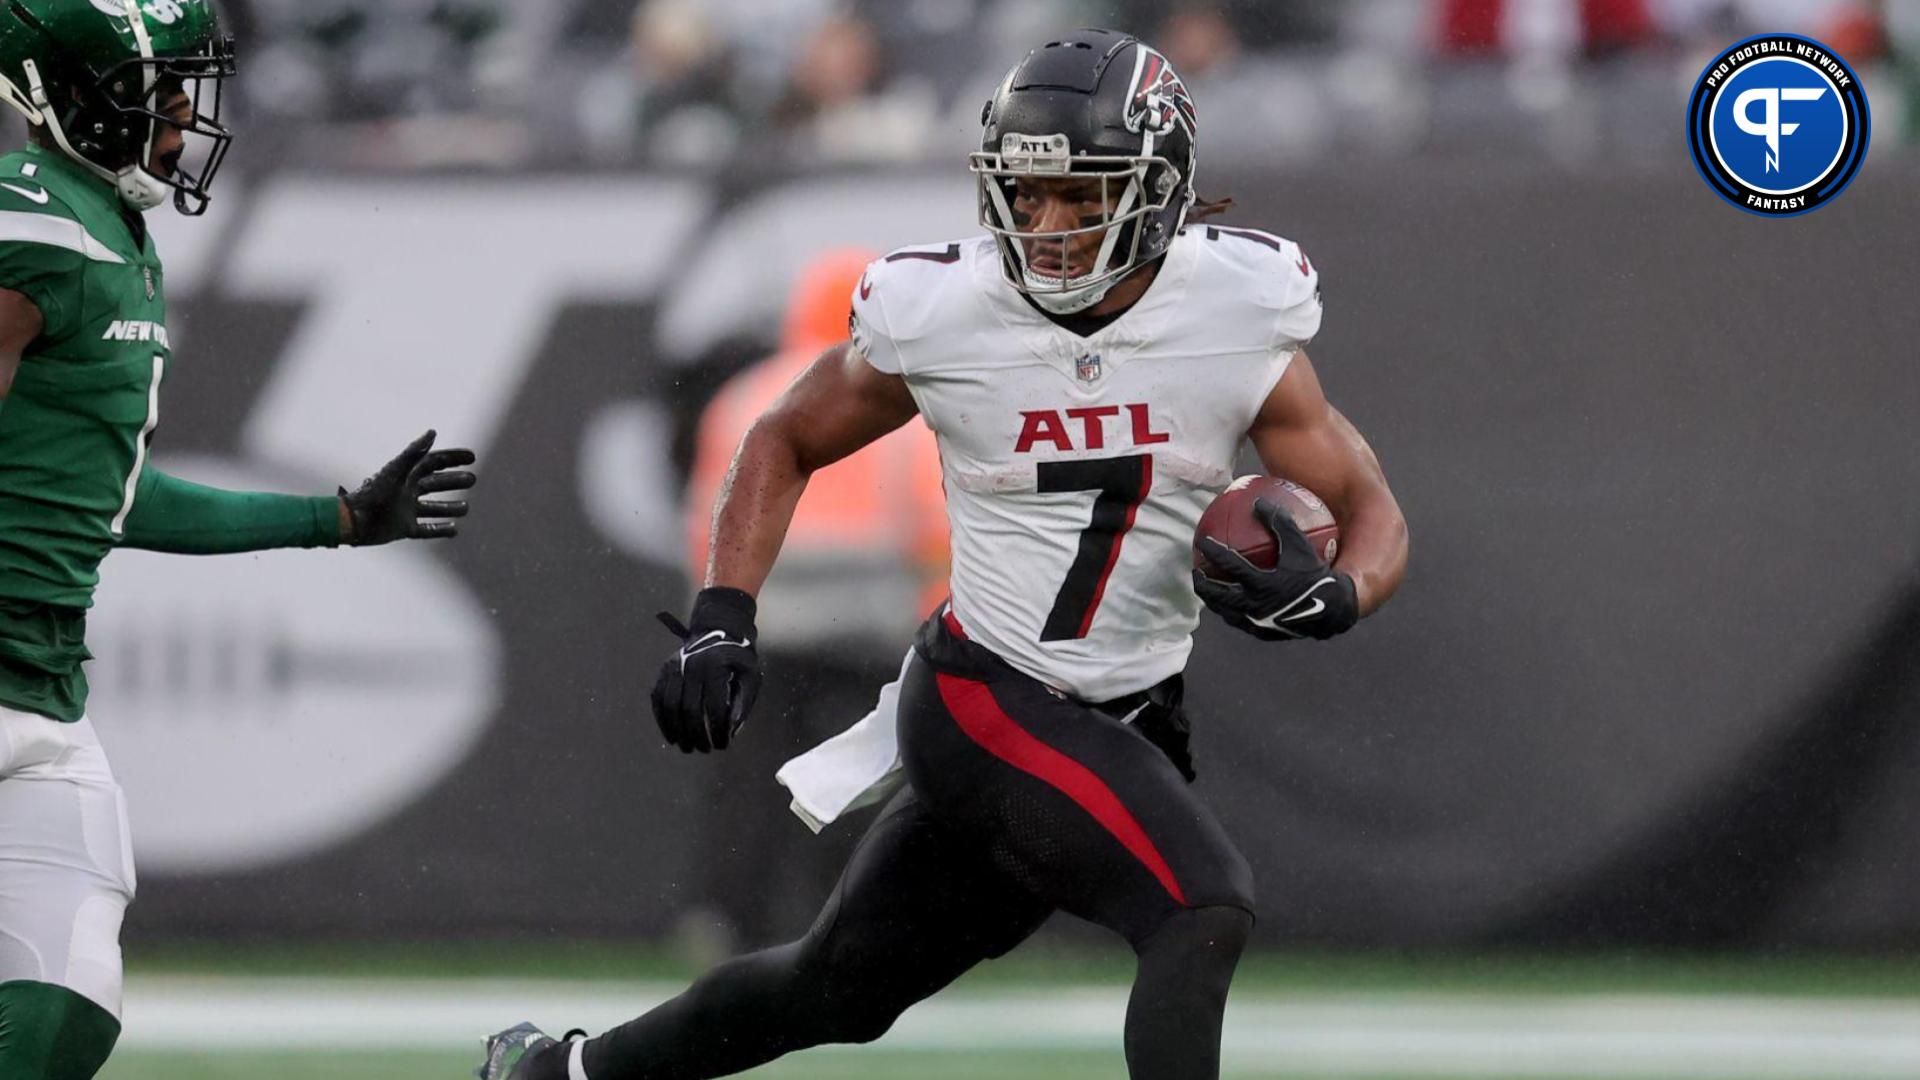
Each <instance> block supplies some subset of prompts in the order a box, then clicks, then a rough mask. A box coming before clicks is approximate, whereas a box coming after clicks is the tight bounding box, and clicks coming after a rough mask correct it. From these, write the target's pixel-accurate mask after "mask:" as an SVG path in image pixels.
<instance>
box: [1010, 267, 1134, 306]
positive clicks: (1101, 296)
mask: <svg viewBox="0 0 1920 1080" xmlns="http://www.w3.org/2000/svg"><path fill="white" fill-rule="evenodd" d="M1025 274H1026V279H1027V288H1028V292H1027V299H1029V300H1032V301H1033V302H1034V303H1036V304H1038V305H1040V306H1041V307H1042V308H1044V309H1046V310H1047V311H1050V312H1052V313H1053V314H1055V315H1073V314H1076V313H1078V312H1082V311H1085V310H1087V309H1088V308H1090V307H1092V306H1093V305H1095V304H1097V303H1099V302H1100V301H1102V300H1105V299H1106V298H1107V293H1108V292H1109V291H1111V290H1112V288H1113V287H1114V285H1115V284H1116V283H1118V282H1119V281H1120V278H1118V277H1116V278H1108V279H1107V280H1105V281H1102V282H1098V283H1097V284H1093V285H1083V286H1081V287H1080V288H1078V289H1058V288H1055V287H1054V285H1055V280H1056V279H1052V278H1042V277H1039V276H1037V275H1035V274H1034V273H1033V271H1031V270H1029V271H1026V272H1025ZM1125 276H1126V275H1124V274H1123V275H1121V277H1125Z"/></svg>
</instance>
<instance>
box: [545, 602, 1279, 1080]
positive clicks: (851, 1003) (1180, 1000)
mask: <svg viewBox="0 0 1920 1080" xmlns="http://www.w3.org/2000/svg"><path fill="white" fill-rule="evenodd" d="M917 651H918V653H919V655H918V656H917V657H916V659H915V662H914V663H913V664H912V665H911V667H910V669H909V672H908V676H907V683H906V685H904V686H903V687H902V693H901V702H900V711H901V715H900V726H901V731H900V735H901V746H902V752H903V756H904V759H905V763H906V767H907V774H908V777H909V780H910V782H911V788H910V790H908V791H907V792H904V793H902V794H901V795H900V796H899V797H897V798H896V799H895V800H894V801H893V802H892V803H891V804H890V805H889V806H888V807H887V809H886V810H885V811H884V812H883V813H882V814H881V816H880V817H879V818H878V819H877V820H876V821H875V822H874V823H873V825H872V826H871V827H870V828H869V829H868V831H867V833H866V835H865V836H864V837H862V839H861V841H860V844H859V846H858V847H856V848H855V850H854V853H853V856H852V858H851V859H850V860H849V862H848V864H847V868H846V871H845V873H844V874H843V875H842V877H841V879H840V882H839V884H838V885H837V886H836V887H835V889H834V891H833V893H832V895H831V896H830V897H829V899H828V900H827V904H826V907H825V908H824V909H823V910H822V911H821V913H820V916H819V918H818V919H817V920H816V921H815V923H814V925H813V927H812V929H811V930H809V931H808V932H807V934H806V935H805V936H804V937H802V938H801V939H800V940H799V941H796V942H793V943H791V944H788V945H783V946H779V947H777V948H773V949H768V950H765V951H762V952H757V953H752V954H749V955H747V956H742V957H739V958H737V959H734V960H731V961H728V962H727V963H724V964H721V965H720V966H718V967H716V968H714V969H713V970H712V971H710V972H708V973H707V974H706V975H704V976H702V977H701V978H700V979H699V980H698V981H696V982H695V983H694V984H693V986H692V987H690V988H689V989H688V990H687V991H686V993H684V994H682V995H680V996H679V997H677V998H675V999H673V1000H672V1001H669V1002H667V1003H666V1004H664V1005H661V1006H660V1007H659V1008H657V1009H654V1010H653V1011H652V1012H649V1013H647V1014H646V1015H644V1016H642V1017H640V1018H638V1019H636V1020H633V1021H630V1022H628V1023H626V1024H623V1025H621V1026H620V1027H617V1028H614V1029H613V1030H611V1031H609V1032H607V1033H606V1034H604V1035H602V1036H600V1037H599V1038H597V1039H593V1040H591V1041H589V1042H588V1043H587V1045H586V1047H585V1049H584V1057H583V1064H584V1065H585V1067H586V1071H587V1075H588V1076H589V1077H590V1078H591V1080H703V1078H706V1077H718V1076H726V1075H730V1074H733V1073H737V1072H741V1071H744V1070H746V1069H750V1068H753V1067H754V1066H756V1065H760V1064H763V1063H765V1062H768V1061H771V1060H773V1059H775V1058H777V1057H780V1056H781V1055H783V1054H787V1053H790V1052H792V1051H795V1050H800V1049H804V1048H807V1047H810V1046H818V1045H821V1044H825V1043H858V1042H867V1041H870V1040H873V1039H876V1038H878V1037H879V1036H880V1035H881V1034H883V1033H884V1032H885V1031H886V1030H887V1029H888V1027H889V1026H891V1025H892V1023H893V1021H894V1019H895V1018H897V1017H898V1016H899V1015H900V1014H901V1013H902V1012H904V1011H905V1010H906V1009H907V1008H908V1007H909V1006H911V1005H913V1004H914V1003H915V1002H918V1001H921V1000H923V999H924V998H926V997H928V996H929V995H931V994H933V993H934V992H935V991H937V990H939V989H940V988H941V987H944V986H946V985H947V984H948V983H950V982H952V981H953V980H954V979H956V978H958V977H959V976H960V975H961V974H963V973H964V972H966V971H967V970H968V969H969V968H971V967H973V966H974V965H975V964H977V963H979V962H980V961H981V960H984V959H988V958H990V957H996V956H1000V955H1002V954H1004V953H1006V952H1007V951H1008V950H1010V949H1012V948H1013V947H1014V946H1015V945H1017V944H1019V943H1020V942H1021V941H1023V940H1025V939H1026V938H1027V937H1028V936H1029V935H1031V934H1032V933H1033V931H1034V930H1035V929H1037V928H1038V927H1039V926H1040V924H1041V923H1042V922H1043V921H1044V920H1045V919H1046V918H1047V916H1048V915H1049V914H1050V913H1051V912H1053V911H1054V910H1056V909H1060V910H1065V911H1068V912H1071V913H1073V914H1075V915H1079V916H1081V917H1083V918H1086V919H1089V920H1091V921H1093V922H1096V923H1099V924H1101V925H1103V926H1106V927H1109V928H1110V929H1113V930H1115V931H1117V932H1118V933H1120V934H1121V935H1122V936H1124V937H1125V938H1126V939H1127V940H1128V942H1130V943H1131V944H1132V945H1133V947H1134V950H1135V952H1136V953H1137V955H1138V958H1139V967H1138V973H1137V976H1136V979H1135V982H1134V988H1133V994H1132V997H1131V999H1130V1001H1129V1003H1128V1008H1127V1025H1126V1054H1127V1063H1128V1068H1129V1072H1130V1073H1131V1075H1132V1077H1133V1080H1213V1078H1215V1077H1217V1076H1218V1074H1219V1048H1220V1020H1221V1014H1222V1011H1223V1009H1224V1008H1225V1004H1226V995H1227V985H1228V983H1229V982H1230V981H1231V979H1232V975H1233V969H1234V965H1235V964H1236V963H1237V962H1238V960H1239V955H1240V951H1241V949H1242V947H1243V946H1244V945H1245V942H1246V936H1247V932H1248V930H1249V929H1250V928H1251V925H1252V915H1251V914H1250V911H1251V908H1252V884H1251V878H1252V875H1251V872H1250V871H1249V869H1248V867H1247V864H1246V861H1245V859H1244V858H1242V857H1241V855H1240V853H1239V852H1238V850H1237V849H1235V848H1234V846H1233V844H1232V842H1231V841H1230V840H1228V838H1227V836H1226V833H1225V831H1224V830H1223V829H1222V828H1221V827H1220V825H1219V823H1218V821H1216V820H1215V818H1214V817H1213V814H1212V813H1211V811H1209V810H1208V809H1207V808H1206V807H1205V806H1204V805H1203V804H1201V803H1200V801H1199V800H1198V799H1197V798H1195V796H1194V795H1193V793H1192V791H1191V790H1190V789H1189V788H1188V787H1187V785H1186V783H1185V782H1184V781H1183V780H1182V778H1181V776H1180V774H1179V772H1178V770H1176V769H1175V768H1174V766H1173V765H1172V764H1171V763H1170V762H1169V761H1168V760H1167V758H1166V756H1165V755H1164V754H1162V753H1161V751H1160V750H1158V749H1157V748H1155V747H1154V745H1153V744H1152V743H1149V742H1148V741H1147V740H1146V739H1145V738H1143V737H1141V736H1140V735H1139V734H1138V733H1137V732H1135V731H1133V730H1132V729H1131V728H1129V727H1127V726H1126V725H1125V724H1122V723H1121V722H1119V721H1118V720H1116V719H1114V718H1113V717H1111V716H1108V715H1106V714H1105V713H1102V712H1100V711H1098V710H1095V709H1092V708H1089V707H1088V706H1086V705H1083V704H1080V703H1077V702H1074V701H1072V700H1070V699H1067V698H1063V697H1060V696H1058V695H1056V694H1055V693H1053V692H1052V691H1050V690H1048V689H1047V688H1046V687H1045V686H1042V685H1041V684H1040V683H1038V682H1035V681H1034V680H1032V679H1030V678H1027V677H1026V676H1024V675H1021V674H1019V673H1018V672H1015V671H1014V670H1013V669H1012V668H1010V667H1008V666H1007V665H1006V664H1005V663H1004V662H1003V661H1001V660H999V659H998V658H997V657H994V656H993V655H992V654H991V653H989V652H987V651H986V650H984V649H981V648H980V647H978V646H976V645H973V644H971V643H969V642H967V641H966V640H965V639H964V637H963V636H962V632H961V631H960V630H959V627H958V625H957V624H956V623H953V622H951V621H948V622H945V623H943V622H941V621H940V620H938V619H936V620H935V621H933V622H930V623H929V625H928V627H927V628H926V629H925V630H923V632H922V634H921V637H920V640H919V642H918V643H917ZM566 1075H567V1074H566V1064H565V1051H564V1048H557V1050H556V1051H550V1052H548V1053H547V1054H545V1055H543V1059H542V1060H540V1061H537V1062H535V1068H534V1070H533V1071H532V1073H531V1075H530V1077H529V1080H550V1078H551V1080H564V1078H565V1077H566Z"/></svg>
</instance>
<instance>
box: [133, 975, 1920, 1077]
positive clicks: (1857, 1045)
mask: <svg viewBox="0 0 1920 1080" xmlns="http://www.w3.org/2000/svg"><path fill="white" fill-rule="evenodd" d="M678 989H679V987H678V986H677V985H674V984H666V983H651V982H649V983H582V982H563V981H540V980H526V981H490V980H426V979H382V980H355V979H325V978H319V979H314V978H258V979H254V978H211V977H208V978H199V977H191V978H189V977H139V976H136V977H134V978H133V979H131V980H129V986H128V989H127V1009H126V1012H127V1017H126V1031H125V1034H124V1035H123V1036H122V1038H121V1041H120V1044H121V1046H122V1047H124V1048H126V1049H128V1050H186V1049H193V1050H269V1051H270V1050H310V1049H320V1048H332V1049H343V1050H344V1049H366V1050H438V1049H463V1048H467V1047H472V1046H477V1045H478V1040H479V1038H480V1037H481V1036H482V1035H484V1034H486V1033H487V1032H489V1031H493V1030H497V1029H499V1028H502V1027H505V1026H507V1025H508V1024H511V1023H514V1022H516V1021H519V1020H524V1019H532V1020H534V1021H535V1022H537V1023H540V1024H543V1025H546V1026H548V1027H549V1029H550V1030H554V1031H558V1030H560V1029H561V1028H564V1027H567V1026H578V1027H584V1028H587V1029H589V1030H594V1031H598V1030H601V1029H603V1028H606V1027H609V1026H611V1025H613V1024H616V1023H619V1022H620V1021H622V1020H625V1019H627V1018H628V1017H631V1016H633V1015H635V1014H637V1013H639V1012H642V1011H644V1010H645V1009H647V1008H649V1007H651V1006H652V1005H654V1004H656V1003H658V1002H660V1001H661V1000H663V999H665V998H666V997H667V996H668V995H670V994H672V993H674V992H675V991H677V990H678ZM1125 1011H1126V993H1125V991H1124V990H1123V989H1120V988H1117V987H1112V986H1085V987H1064V988H1054V989H1045V990H1042V989H1034V988H1024V987H1023V988H1010V989H1009V990H1007V991H1006V992H1005V993H998V994H990V995H989V994H988V993H986V992H983V991H981V990H978V989H974V990H971V991H969V992H967V993H965V994H961V995H948V996H945V997H940V998H935V999H934V1000H932V1001H930V1002H927V1003H925V1004H923V1005H921V1006H919V1007H918V1008H915V1009H913V1010H912V1011H910V1012H908V1013H907V1015H906V1016H904V1017H902V1018H901V1020H900V1022H899V1023H898V1024H897V1025H895V1027H894V1030H893V1031H892V1032H890V1033H889V1034H888V1035H887V1036H886V1038H884V1039H883V1040H881V1042H880V1043H879V1045H880V1046H881V1047H884V1048H889V1049H893V1050H1079V1049H1089V1048H1099V1049H1110V1048H1114V1047H1117V1046H1118V1045H1119V1038H1120V1026H1121V1020H1122V1018H1123V1016H1124V1014H1125ZM1225 1051H1226V1058H1227V1064H1228V1065H1229V1066H1230V1067H1232V1068H1235V1069H1257V1068H1260V1067H1262V1066H1268V1067H1274V1068H1285V1069H1286V1070H1287V1071H1289V1072H1293V1071H1301V1072H1315V1073H1324V1074H1339V1073H1369V1074H1379V1073H1392V1074H1396V1075H1404V1076H1408V1077H1418V1076H1460V1075H1476V1076H1486V1077H1499V1076H1534V1077H1548V1076H1597V1075H1608V1076H1622V1077H1632V1076H1648V1077H1652V1076H1662V1077H1667V1076H1686V1077H1689V1078H1696V1080H1721V1078H1724V1080H1770V1078H1783V1080H1784V1078H1788V1077H1791V1078H1794V1080H1812V1078H1820V1077H1831V1078H1844V1080H1879V1078H1883V1077H1888V1078H1890V1077H1901V1078H1908V1080H1910V1078H1912V1077H1916V1076H1920V1002H1916V1001H1907V1000H1901V999H1872V998H1854V999H1831V998H1809V999H1801V998H1758V997H1753V998H1746V997H1659V996H1652V995H1610V996H1600V995H1579V996H1567V997H1558V996H1546V997H1542V996H1531V997H1517V996H1497V995H1471V994H1468V995H1450V996H1443V995H1422V994H1333V995H1326V996H1305V995H1291V994H1289V995H1284V996H1255V995H1252V994H1245V995H1242V996H1240V997H1238V998H1236V999H1235V1001H1234V1004H1233V1005H1232V1006H1231V1007H1230V1008H1229V1010H1228V1017H1227V1032H1226V1037H1225Z"/></svg>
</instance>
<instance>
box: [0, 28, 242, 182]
mask: <svg viewBox="0 0 1920 1080" xmlns="http://www.w3.org/2000/svg"><path fill="white" fill-rule="evenodd" d="M233 73H234V59H233V39H232V38H230V37H228V36H227V35H226V33H225V32H224V31H223V30H222V29H221V26H220V18H219V15H218V14H217V13H216V12H215V11H214V9H213V6H212V2H211V0H0V98H4V99H5V100H6V102H7V104H9V105H11V106H13V107H14V108H15V109H17V110H18V111H19V112H20V113H21V114H22V115H24V116H25V117H26V118H27V121H28V123H30V124H32V125H33V126H34V127H36V128H40V129H42V130H43V131H44V134H45V138H46V140H48V141H50V142H51V143H52V144H53V145H54V146H55V147H58V148H59V150H60V151H62V152H63V153H65V154H66V155H67V156H69V157H71V158H73V159H74V160H75V161H77V162H79V163H80V164H81V165H82V166H84V167H86V168H87V169H88V170H90V171H92V172H93V173H95V174H96V175H98V176H100V177H101V178H102V179H105V180H107V181H108V182H110V183H112V184H113V185H114V187H115V189H116V190H117V191H118V192H119V193H120V198H121V201H122V202H124V203H125V204H126V205H127V206H129V207H132V208H133V209H135V210H149V209H152V208H153V207H155V206H158V205H160V203H162V202H163V201H165V200H166V197H167V193H168V192H170V191H171V192H172V193H173V196H174V205H175V206H176V207H178V208H179V210H180V212H181V213H183V214H189V215H195V214H201V213H204V212H205V211H206V208H207V189H208V187H209V186H210V185H211V184H212V182H213V176H214V173H216V172H218V171H219V169H220V164H221V162H222V161H223V160H225V158H226V153H227V147H228V146H229V145H230V144H231V143H232V141H233V134H232V132H230V131H228V130H227V128H226V127H224V126H223V125H222V124H221V123H220V89H221V86H222V84H223V82H224V80H226V79H227V78H230V77H231V76H232V75H233ZM175 130H177V131H179V132H181V133H182V138H181V139H173V138H169V137H168V136H170V135H171V133H172V132H173V131H175Z"/></svg>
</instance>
